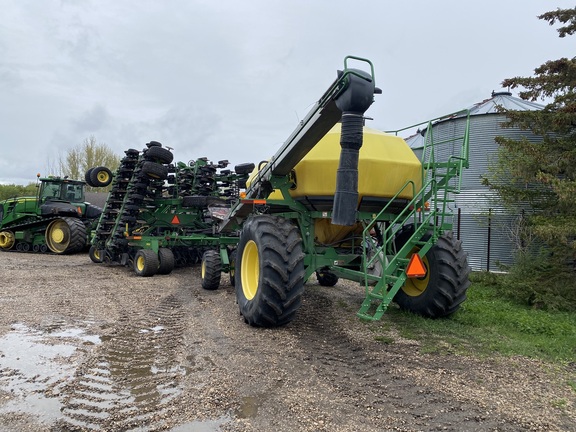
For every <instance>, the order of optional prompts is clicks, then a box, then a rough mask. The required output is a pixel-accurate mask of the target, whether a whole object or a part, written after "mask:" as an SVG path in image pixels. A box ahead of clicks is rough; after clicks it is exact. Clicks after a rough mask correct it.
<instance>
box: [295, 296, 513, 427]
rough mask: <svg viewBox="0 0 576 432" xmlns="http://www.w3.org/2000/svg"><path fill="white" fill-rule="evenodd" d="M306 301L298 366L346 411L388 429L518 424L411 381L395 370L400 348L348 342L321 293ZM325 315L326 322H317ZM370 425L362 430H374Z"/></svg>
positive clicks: (343, 325)
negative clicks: (307, 368)
mask: <svg viewBox="0 0 576 432" xmlns="http://www.w3.org/2000/svg"><path fill="white" fill-rule="evenodd" d="M305 301H306V307H303V308H302V310H301V314H300V315H299V319H298V320H297V321H296V322H295V323H294V330H295V331H296V332H299V334H300V341H301V343H302V345H303V348H304V346H305V352H306V356H305V357H304V358H303V361H305V362H306V363H308V364H310V365H311V367H312V369H313V370H314V372H315V373H316V374H317V375H318V378H319V379H320V380H321V381H323V382H326V383H330V388H331V389H332V390H333V391H334V394H335V395H338V397H339V398H340V399H341V401H342V405H343V407H342V409H343V410H344V411H345V412H346V411H348V412H349V414H350V413H352V412H355V414H356V415H358V414H359V413H360V414H361V417H363V418H366V419H369V418H372V419H374V420H377V419H378V420H381V421H382V422H383V423H384V424H385V425H386V427H387V428H390V429H391V430H428V428H429V427H430V426H431V425H433V424H442V425H443V428H442V430H448V431H462V430H475V431H477V430H487V431H488V430H499V431H514V430H518V428H519V426H520V425H517V424H514V423H515V422H514V421H513V420H512V419H510V418H501V419H500V418H489V417H487V416H486V415H485V414H486V410H485V409H484V408H483V407H481V406H479V405H476V404H471V403H465V402H462V401H457V400H455V399H454V398H453V397H451V396H450V395H448V394H443V393H441V392H438V391H435V390H434V389H433V388H431V387H428V386H423V385H421V384H418V383H416V382H415V381H413V380H412V379H411V378H410V377H409V376H406V374H405V373H404V372H403V371H402V370H401V369H399V368H398V367H397V365H398V364H399V363H401V362H405V361H406V358H405V356H406V353H405V351H404V350H403V349H402V350H400V351H399V350H397V349H396V348H395V347H393V346H386V345H383V344H379V343H377V342H375V341H373V342H371V341H370V339H367V340H355V339H354V338H350V337H349V335H348V334H347V332H346V331H345V329H346V327H347V323H346V322H347V321H349V320H348V319H347V318H349V317H346V316H344V317H338V316H337V314H336V313H329V314H326V311H333V312H335V311H334V308H335V307H334V302H333V300H332V299H330V298H327V297H325V290H321V291H316V290H314V289H309V290H308V292H307V296H306V299H305ZM326 315H328V317H329V318H328V319H327V320H318V319H317V317H321V316H326ZM372 340H373V339H372ZM359 389H361V391H360V392H359V391H358V390H359ZM408 395H409V397H407V396H408ZM371 423H372V422H367V424H366V425H363V429H367V430H378V428H373V427H372V428H371V427H370V424H371Z"/></svg>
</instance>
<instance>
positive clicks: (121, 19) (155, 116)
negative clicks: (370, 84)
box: [0, 0, 576, 184]
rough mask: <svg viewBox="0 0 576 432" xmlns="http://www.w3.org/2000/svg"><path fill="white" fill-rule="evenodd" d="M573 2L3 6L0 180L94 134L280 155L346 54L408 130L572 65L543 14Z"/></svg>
mask: <svg viewBox="0 0 576 432" xmlns="http://www.w3.org/2000/svg"><path fill="white" fill-rule="evenodd" d="M557 7H561V8H568V7H574V2H573V1H565V0H556V1H543V0H540V1H537V0H483V1H463V0H435V1H431V0H404V1H398V0H396V1H389V0H353V1H352V0H346V1H343V0H316V1H314V0H244V1H240V0H156V1H153V0H0V97H1V103H0V138H1V141H0V146H1V149H2V152H1V154H0V183H17V184H27V183H29V182H31V181H34V180H35V175H36V173H37V172H41V173H42V174H44V175H48V174H50V173H49V172H46V170H47V169H48V168H49V167H50V166H51V165H53V164H54V161H56V160H58V158H59V157H60V156H63V155H66V153H67V151H68V150H69V149H71V148H74V147H76V146H78V145H79V144H81V143H82V142H83V141H84V140H85V139H86V138H88V137H90V136H94V137H95V138H96V140H97V141H98V142H99V143H105V144H107V145H108V146H110V147H111V148H112V149H113V150H114V151H115V152H116V153H117V154H118V155H123V151H124V150H126V149H128V148H135V149H142V148H143V147H144V144H145V143H146V142H148V141H150V140H157V141H160V142H161V143H163V144H165V145H167V146H170V147H173V148H174V150H173V151H174V156H175V160H177V161H184V162H187V161H189V160H190V159H196V158H199V157H203V156H206V157H208V158H209V159H211V160H213V161H217V160H220V159H229V160H230V161H231V162H232V163H234V164H238V163H243V162H255V163H256V162H258V161H260V160H263V159H267V158H269V157H270V156H271V155H272V154H274V153H275V151H276V150H277V149H278V147H279V146H280V145H281V144H282V143H283V142H284V140H285V139H286V138H287V137H288V136H289V135H290V133H291V132H292V130H293V129H294V127H295V126H296V124H297V122H298V119H301V118H303V117H304V116H305V115H306V113H307V112H308V110H309V109H310V108H311V107H312V105H313V104H314V103H315V102H316V100H317V99H318V98H319V97H320V96H322V94H323V92H324V91H325V90H326V89H327V88H328V86H329V85H330V84H331V83H332V81H333V80H334V78H335V77H336V71H337V70H338V69H341V68H342V66H343V59H344V57H345V56H346V55H356V56H361V57H366V58H368V59H370V60H371V61H372V62H373V63H374V67H375V76H376V85H377V86H378V87H380V88H381V89H382V91H383V94H382V95H378V96H376V101H375V103H374V104H373V106H372V107H371V108H370V110H369V111H368V112H367V115H368V116H370V117H372V118H373V119H374V120H373V121H371V122H370V126H371V127H374V128H377V129H381V130H391V129H399V128H402V127H404V126H408V125H411V124H414V123H417V122H420V121H423V120H427V119H429V118H432V117H436V116H440V115H443V114H447V113H450V112H453V111H456V110H459V109H461V108H465V107H468V106H470V105H472V104H474V103H476V102H479V101H481V100H483V99H486V98H488V97H490V93H491V91H492V90H496V91H498V90H499V89H500V83H501V82H502V80H503V79H505V78H509V77H513V76H529V75H531V74H532V73H533V70H534V68H535V67H537V66H539V65H540V64H542V63H544V62H545V61H546V60H551V59H557V58H560V57H573V56H574V55H576V54H575V52H574V51H575V50H574V47H575V46H576V44H575V42H576V41H575V40H574V37H572V38H570V37H567V38H564V39H560V38H558V36H557V32H556V30H555V27H550V26H549V25H548V24H547V23H546V22H544V21H541V20H538V19H537V18H536V17H537V15H539V14H541V13H543V12H546V11H549V10H554V9H556V8H557Z"/></svg>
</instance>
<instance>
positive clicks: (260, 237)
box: [234, 215, 305, 327]
mask: <svg viewBox="0 0 576 432" xmlns="http://www.w3.org/2000/svg"><path fill="white" fill-rule="evenodd" d="M236 251H237V252H236V253H237V256H236V265H235V275H234V279H235V281H236V298H237V300H238V306H239V307H240V313H241V314H242V315H243V316H244V320H245V321H246V322H247V323H248V324H250V325H253V326H258V327H276V326H281V325H284V324H287V323H289V322H290V321H292V320H293V319H294V316H295V315H296V312H297V311H298V309H299V308H300V305H301V303H302V293H303V291H304V274H305V272H304V253H303V252H302V239H301V238H300V233H299V232H298V229H297V228H296V227H295V226H294V225H293V224H292V223H291V222H290V221H288V220H286V219H283V218H278V217H273V216H269V215H260V216H255V217H252V218H250V219H248V220H247V221H246V223H245V224H244V227H243V229H242V233H241V235H240V241H239V243H238V248H237V249H236Z"/></svg>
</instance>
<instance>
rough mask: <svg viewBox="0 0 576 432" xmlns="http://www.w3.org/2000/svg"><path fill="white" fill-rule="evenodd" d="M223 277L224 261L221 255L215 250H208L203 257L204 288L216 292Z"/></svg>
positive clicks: (202, 275) (202, 274)
mask: <svg viewBox="0 0 576 432" xmlns="http://www.w3.org/2000/svg"><path fill="white" fill-rule="evenodd" d="M221 277H222V260H221V259H220V253H219V252H218V251H215V250H212V249H210V250H207V251H206V252H204V254H203V255H202V267H201V278H202V288H204V289H206V290H216V289H218V287H219V286H220V278H221Z"/></svg>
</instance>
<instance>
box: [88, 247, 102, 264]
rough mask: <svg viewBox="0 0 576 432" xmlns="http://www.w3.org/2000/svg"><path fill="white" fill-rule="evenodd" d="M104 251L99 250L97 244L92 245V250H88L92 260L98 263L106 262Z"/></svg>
mask: <svg viewBox="0 0 576 432" xmlns="http://www.w3.org/2000/svg"><path fill="white" fill-rule="evenodd" d="M103 252H104V251H102V250H99V249H98V248H97V247H96V246H90V250H89V251H88V256H89V257H90V259H91V260H92V262H94V263H96V264H100V263H102V262H104V257H103V255H102V253H103Z"/></svg>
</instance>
